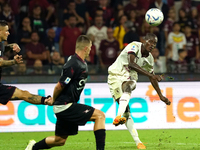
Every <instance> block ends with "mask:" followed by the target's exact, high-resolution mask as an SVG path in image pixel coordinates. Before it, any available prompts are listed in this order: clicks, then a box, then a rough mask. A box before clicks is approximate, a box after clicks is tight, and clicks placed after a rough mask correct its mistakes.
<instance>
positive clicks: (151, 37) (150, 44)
mask: <svg viewBox="0 0 200 150" xmlns="http://www.w3.org/2000/svg"><path fill="white" fill-rule="evenodd" d="M157 42H158V38H157V36H156V35H155V34H153V33H147V34H146V36H145V38H144V47H145V50H146V51H148V52H151V51H152V50H153V49H154V48H155V47H156V44H157Z"/></svg>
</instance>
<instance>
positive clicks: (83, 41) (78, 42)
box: [76, 35, 91, 49]
mask: <svg viewBox="0 0 200 150" xmlns="http://www.w3.org/2000/svg"><path fill="white" fill-rule="evenodd" d="M90 42H91V40H90V38H89V37H88V36H87V35H80V36H79V37H78V38H77V40H76V49H81V47H82V46H83V45H86V44H89V43H90Z"/></svg>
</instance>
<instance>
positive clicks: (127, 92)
mask: <svg viewBox="0 0 200 150" xmlns="http://www.w3.org/2000/svg"><path fill="white" fill-rule="evenodd" d="M135 87H136V82H135V81H125V82H124V83H123V84H122V91H123V94H122V96H121V97H120V99H119V102H118V103H119V108H118V113H117V117H116V118H115V120H114V121H113V124H114V125H115V126H118V125H119V124H124V123H125V122H126V118H125V117H122V116H123V114H124V112H125V110H126V107H127V106H128V103H129V100H130V98H131V92H132V90H134V89H135Z"/></svg>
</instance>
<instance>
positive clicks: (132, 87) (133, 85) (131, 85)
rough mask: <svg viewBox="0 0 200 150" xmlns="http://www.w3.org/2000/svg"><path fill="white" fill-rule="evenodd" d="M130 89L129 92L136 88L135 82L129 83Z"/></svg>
mask: <svg viewBox="0 0 200 150" xmlns="http://www.w3.org/2000/svg"><path fill="white" fill-rule="evenodd" d="M130 87H131V90H135V88H136V81H131V84H130Z"/></svg>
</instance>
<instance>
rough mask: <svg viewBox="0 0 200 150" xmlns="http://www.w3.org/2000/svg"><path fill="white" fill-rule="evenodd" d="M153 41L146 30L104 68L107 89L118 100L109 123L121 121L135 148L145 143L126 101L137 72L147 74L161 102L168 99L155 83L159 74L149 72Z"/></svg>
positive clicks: (158, 79) (151, 64)
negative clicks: (142, 38) (140, 136)
mask: <svg viewBox="0 0 200 150" xmlns="http://www.w3.org/2000/svg"><path fill="white" fill-rule="evenodd" d="M156 44H157V37H156V35H154V34H150V33H148V34H146V36H145V40H144V43H141V42H135V41H133V42H132V43H130V44H128V45H127V46H126V47H125V48H124V49H123V51H122V52H121V54H120V55H119V56H118V58H117V59H116V61H115V62H114V63H113V64H112V65H111V66H110V67H109V68H108V73H109V75H108V85H109V88H110V92H111V94H112V97H113V98H114V100H115V101H117V102H118V103H119V108H118V114H117V117H116V118H115V120H114V121H113V124H114V125H115V126H118V125H119V124H124V123H125V125H126V127H127V128H128V130H129V132H130V134H131V135H132V137H133V139H134V141H135V143H136V145H137V148H138V149H146V146H145V145H144V144H143V143H142V142H141V141H140V139H139V137H138V133H137V130H136V129H135V127H134V122H133V119H132V117H131V113H130V109H129V105H128V103H129V100H130V97H131V92H132V91H133V90H134V89H135V88H136V81H137V79H138V73H141V74H143V75H146V76H148V77H149V79H150V81H151V84H152V85H153V87H154V89H155V90H156V92H157V93H158V95H159V97H160V99H161V100H162V101H163V102H165V103H166V104H167V105H170V103H171V102H170V101H169V100H168V99H167V98H166V97H164V96H163V95H162V93H161V90H160V88H159V86H158V81H161V80H162V77H161V76H159V75H155V74H154V73H153V64H154V59H153V56H152V55H151V53H150V52H151V51H152V50H153V49H154V48H155V46H156Z"/></svg>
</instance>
